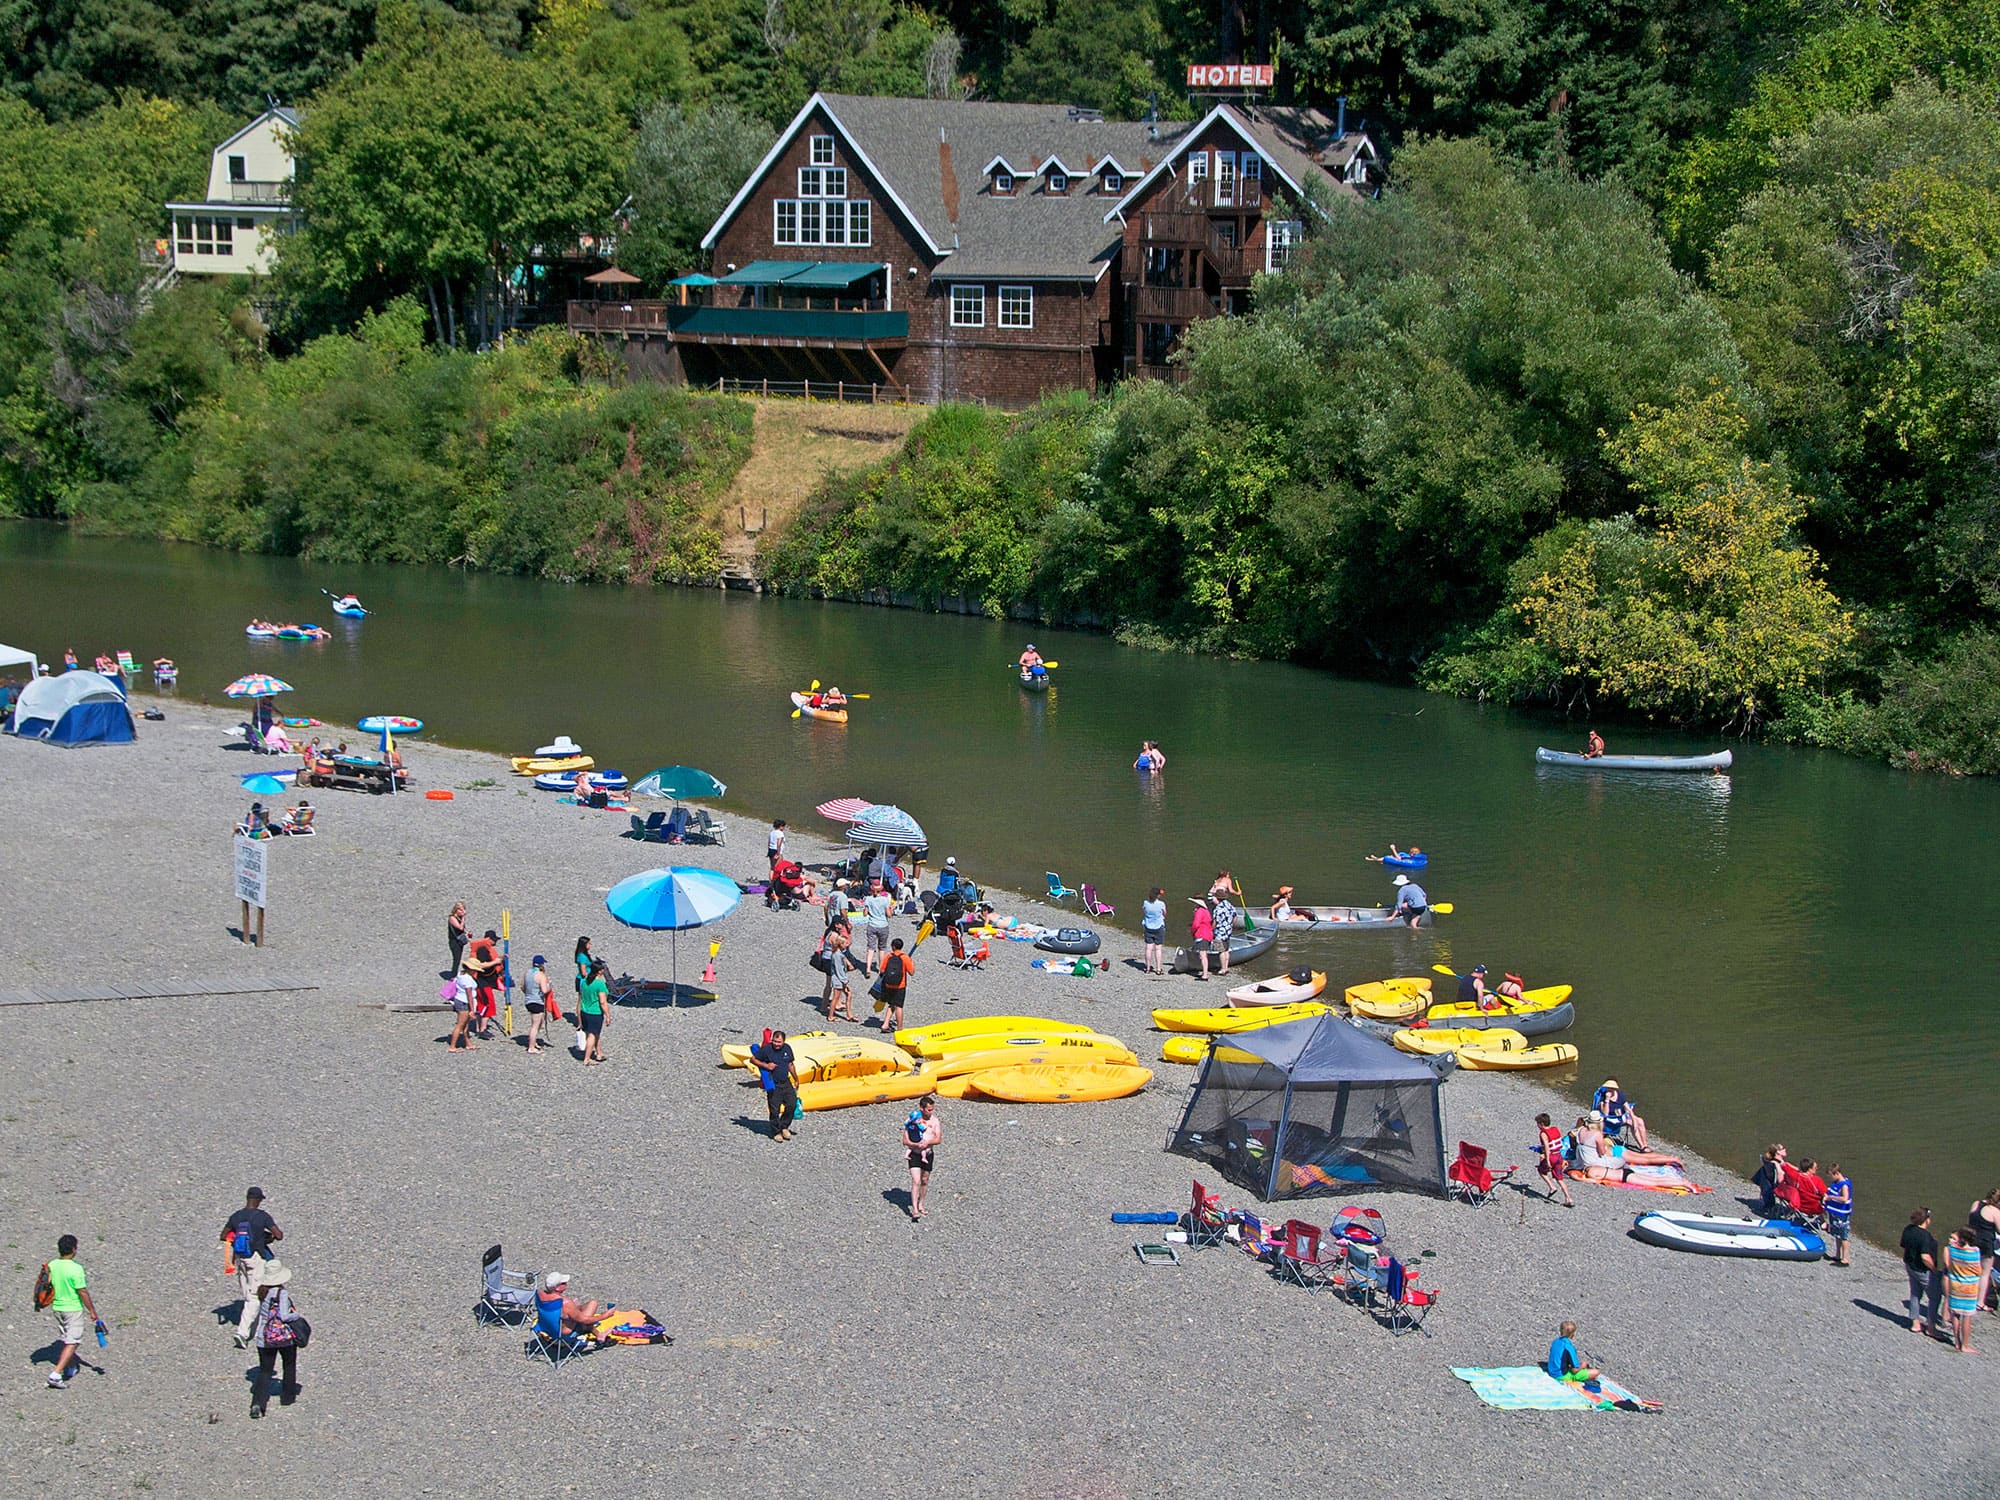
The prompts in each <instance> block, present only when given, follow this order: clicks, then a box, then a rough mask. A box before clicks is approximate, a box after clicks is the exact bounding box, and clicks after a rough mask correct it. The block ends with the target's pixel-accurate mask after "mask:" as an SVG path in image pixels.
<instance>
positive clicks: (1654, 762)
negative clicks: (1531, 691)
mask: <svg viewBox="0 0 2000 1500" xmlns="http://www.w3.org/2000/svg"><path fill="white" fill-rule="evenodd" d="M1735 760H1736V757H1735V755H1734V754H1732V753H1731V752H1730V751H1727V750H1718V751H1716V752H1715V754H1713V755H1575V754H1572V753H1571V752H1569V751H1567V750H1550V749H1547V748H1545V747H1543V746H1539V745H1538V746H1536V747H1535V764H1536V765H1541V766H1575V767H1580V768H1582V769H1585V770H1597V771H1726V770H1728V769H1729V768H1730V766H1731V765H1732V764H1734V763H1735Z"/></svg>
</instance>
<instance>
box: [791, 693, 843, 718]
mask: <svg viewBox="0 0 2000 1500" xmlns="http://www.w3.org/2000/svg"><path fill="white" fill-rule="evenodd" d="M792 707H793V708H796V709H797V710H798V711H799V712H800V713H802V714H804V715H805V716H806V717H807V718H808V719H819V720H822V721H824V722H825V723H828V724H845V723H846V722H847V710H846V709H844V708H814V707H813V706H812V705H811V704H810V703H808V702H807V701H806V695H805V694H804V693H794V694H792Z"/></svg>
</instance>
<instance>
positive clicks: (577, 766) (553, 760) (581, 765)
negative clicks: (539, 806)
mask: <svg viewBox="0 0 2000 1500" xmlns="http://www.w3.org/2000/svg"><path fill="white" fill-rule="evenodd" d="M509 763H510V764H511V765H512V766H513V767H514V774H515V775H516V776H542V775H545V774H547V773H548V772H550V771H588V770H590V769H591V767H593V766H595V765H596V764H597V762H596V761H594V760H592V759H591V758H590V757H589V756H588V755H564V756H541V755H516V756H513V757H512V758H511V760H510V762H509Z"/></svg>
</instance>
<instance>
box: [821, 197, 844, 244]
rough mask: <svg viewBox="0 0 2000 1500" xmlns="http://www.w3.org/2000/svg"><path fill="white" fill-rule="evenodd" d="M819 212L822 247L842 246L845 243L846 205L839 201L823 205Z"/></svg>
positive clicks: (835, 200)
mask: <svg viewBox="0 0 2000 1500" xmlns="http://www.w3.org/2000/svg"><path fill="white" fill-rule="evenodd" d="M820 210H821V222H820V229H821V238H820V243H821V244H822V245H844V244H846V243H847V205H846V203H844V202H842V201H841V200H839V199H837V198H836V199H834V200H833V201H832V202H829V203H824V204H822V205H821V206H820Z"/></svg>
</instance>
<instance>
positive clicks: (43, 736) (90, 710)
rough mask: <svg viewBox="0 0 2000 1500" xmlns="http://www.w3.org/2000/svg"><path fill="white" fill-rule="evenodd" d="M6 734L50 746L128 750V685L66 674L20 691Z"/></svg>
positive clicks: (94, 676)
mask: <svg viewBox="0 0 2000 1500" xmlns="http://www.w3.org/2000/svg"><path fill="white" fill-rule="evenodd" d="M6 729H7V733H9V734H18V735H20V736H21V737H22V738H24V739H39V740H47V741H48V742H49V743H50V744H51V745H129V744H131V743H132V738H133V735H132V710H131V708H130V707H129V706H127V704H126V702H125V684H124V683H122V682H118V681H114V680H113V679H112V678H109V677H105V676H103V675H101V674H100V673H97V672H85V671H81V670H79V671H75V672H65V673H63V674H62V676H60V677H37V678H36V679H35V680H34V681H33V682H31V683H29V684H28V685H27V686H26V687H24V688H22V689H21V696H20V697H19V698H17V699H16V700H15V702H14V712H13V713H12V714H10V715H9V716H8V719H7V725H6Z"/></svg>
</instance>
